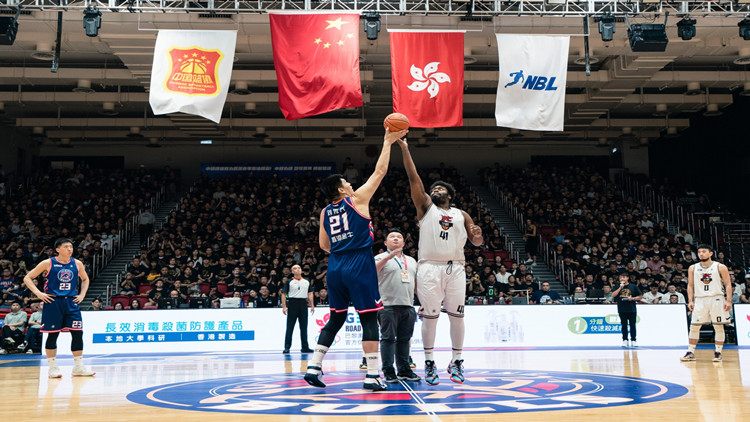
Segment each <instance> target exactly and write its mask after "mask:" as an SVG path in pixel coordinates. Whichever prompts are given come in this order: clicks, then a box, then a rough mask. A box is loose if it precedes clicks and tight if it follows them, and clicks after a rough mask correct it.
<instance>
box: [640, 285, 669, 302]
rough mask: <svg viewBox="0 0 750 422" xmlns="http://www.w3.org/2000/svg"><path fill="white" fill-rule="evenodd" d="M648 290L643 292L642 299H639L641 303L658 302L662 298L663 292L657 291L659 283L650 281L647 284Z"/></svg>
mask: <svg viewBox="0 0 750 422" xmlns="http://www.w3.org/2000/svg"><path fill="white" fill-rule="evenodd" d="M649 288H650V290H649V291H647V292H646V293H644V294H643V299H641V303H660V302H661V300H662V296H664V295H663V294H661V293H659V285H658V284H656V283H651V284H650V285H649Z"/></svg>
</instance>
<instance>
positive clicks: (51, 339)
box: [44, 333, 60, 350]
mask: <svg viewBox="0 0 750 422" xmlns="http://www.w3.org/2000/svg"><path fill="white" fill-rule="evenodd" d="M59 335H60V333H49V334H47V342H46V343H44V348H45V349H51V350H54V349H57V337H58V336H59Z"/></svg>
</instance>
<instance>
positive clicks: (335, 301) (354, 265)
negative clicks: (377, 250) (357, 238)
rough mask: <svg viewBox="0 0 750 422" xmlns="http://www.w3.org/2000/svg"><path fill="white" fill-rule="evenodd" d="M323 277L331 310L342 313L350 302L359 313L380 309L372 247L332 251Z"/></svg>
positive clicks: (381, 307) (381, 302)
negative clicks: (326, 281) (325, 281)
mask: <svg viewBox="0 0 750 422" xmlns="http://www.w3.org/2000/svg"><path fill="white" fill-rule="evenodd" d="M326 277H327V278H328V303H329V304H330V306H331V311H333V312H346V311H347V310H348V309H349V302H350V301H351V302H352V303H353V304H354V309H356V310H357V312H359V313H365V312H376V311H379V310H381V309H383V301H381V300H380V291H378V271H377V269H376V268H375V257H374V256H373V254H372V249H370V248H363V249H355V250H353V251H347V252H339V253H332V254H331V256H330V257H329V258H328V272H327V275H326Z"/></svg>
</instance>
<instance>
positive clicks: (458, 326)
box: [448, 315, 466, 361]
mask: <svg viewBox="0 0 750 422" xmlns="http://www.w3.org/2000/svg"><path fill="white" fill-rule="evenodd" d="M448 319H449V320H450V322H451V328H450V331H451V346H453V360H454V361H455V360H456V359H461V350H463V348H464V333H465V332H466V328H465V326H464V319H463V318H460V317H455V316H450V315H449V316H448ZM456 350H458V357H456Z"/></svg>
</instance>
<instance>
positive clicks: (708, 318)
mask: <svg viewBox="0 0 750 422" xmlns="http://www.w3.org/2000/svg"><path fill="white" fill-rule="evenodd" d="M728 322H729V312H727V311H725V310H724V296H708V297H696V298H695V306H694V307H693V315H692V316H691V317H690V323H691V324H693V325H703V324H726V323H728Z"/></svg>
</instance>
